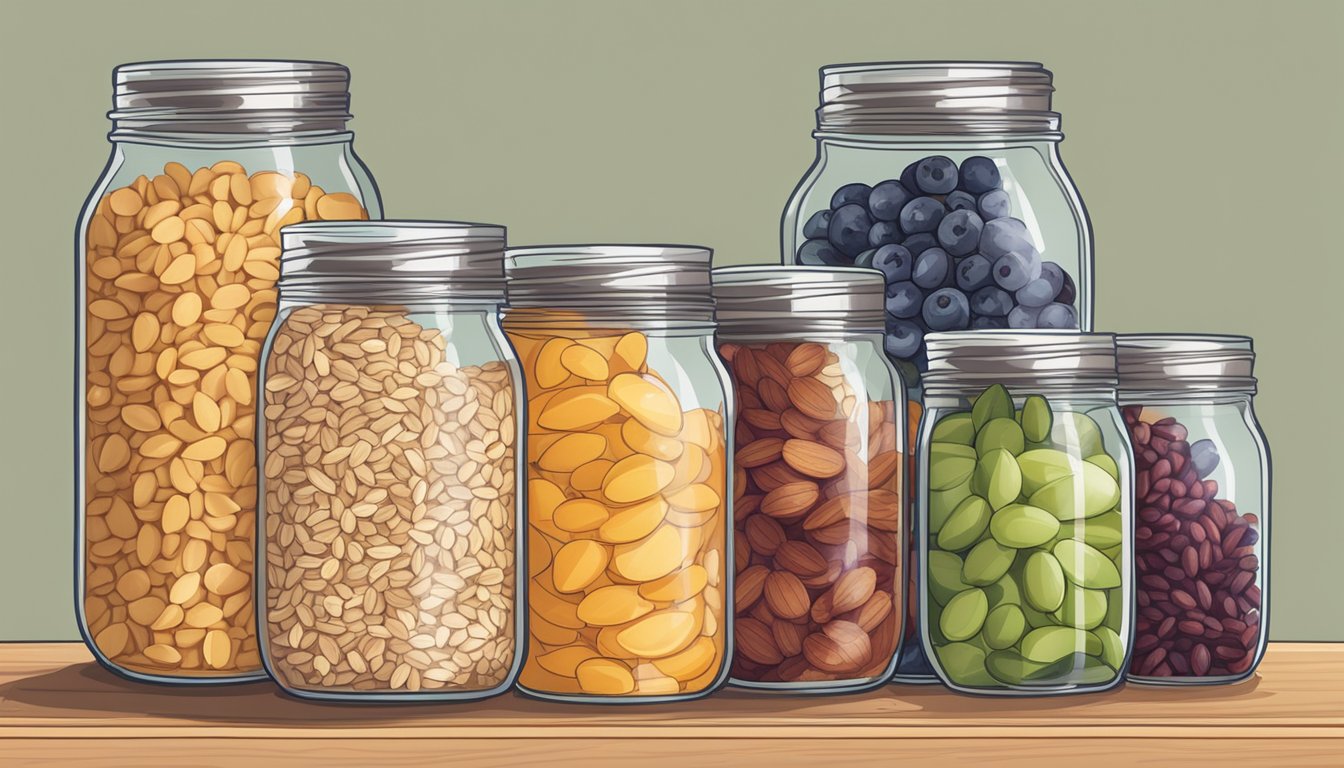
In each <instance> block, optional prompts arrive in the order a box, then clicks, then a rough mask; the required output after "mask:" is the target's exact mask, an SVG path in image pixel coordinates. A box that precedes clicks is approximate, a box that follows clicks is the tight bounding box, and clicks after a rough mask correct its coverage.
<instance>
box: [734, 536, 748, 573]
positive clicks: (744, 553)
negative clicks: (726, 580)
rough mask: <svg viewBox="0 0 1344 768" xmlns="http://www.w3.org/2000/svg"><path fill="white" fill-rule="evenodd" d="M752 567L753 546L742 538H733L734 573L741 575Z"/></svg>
mask: <svg viewBox="0 0 1344 768" xmlns="http://www.w3.org/2000/svg"><path fill="white" fill-rule="evenodd" d="M749 565H751V545H750V544H748V543H747V540H746V539H743V538H741V537H740V536H738V537H734V538H733V572H734V573H741V572H742V571H743V570H745V569H746V567H747V566H749Z"/></svg>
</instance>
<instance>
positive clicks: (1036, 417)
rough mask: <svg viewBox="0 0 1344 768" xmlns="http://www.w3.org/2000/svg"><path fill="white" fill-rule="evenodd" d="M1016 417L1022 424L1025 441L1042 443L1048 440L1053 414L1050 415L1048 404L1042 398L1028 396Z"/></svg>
mask: <svg viewBox="0 0 1344 768" xmlns="http://www.w3.org/2000/svg"><path fill="white" fill-rule="evenodd" d="M1017 415H1018V420H1019V421H1020V422H1021V424H1022V434H1023V435H1024V436H1025V437H1026V439H1027V440H1030V441H1031V442H1033V443H1042V442H1045V441H1046V440H1048V439H1049V438H1050V426H1051V425H1052V424H1053V423H1054V414H1052V413H1050V403H1049V402H1047V401H1046V399H1045V398H1044V397H1041V396H1040V395H1028V396H1027V399H1026V400H1025V401H1023V403H1022V409H1021V410H1020V411H1018V412H1017Z"/></svg>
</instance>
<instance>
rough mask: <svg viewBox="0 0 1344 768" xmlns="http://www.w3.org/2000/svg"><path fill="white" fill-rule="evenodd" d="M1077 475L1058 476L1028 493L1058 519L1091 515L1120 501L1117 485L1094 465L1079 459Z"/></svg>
mask: <svg viewBox="0 0 1344 768" xmlns="http://www.w3.org/2000/svg"><path fill="white" fill-rule="evenodd" d="M1079 467H1080V468H1081V471H1080V472H1079V473H1078V474H1076V475H1070V476H1068V477H1061V478H1059V479H1058V480H1055V481H1054V482H1051V483H1047V484H1045V485H1043V486H1041V487H1040V488H1039V489H1037V490H1036V491H1035V492H1034V493H1032V494H1031V497H1030V498H1031V504H1032V506H1035V507H1040V508H1041V509H1044V510H1045V511H1047V512H1049V513H1050V514H1052V515H1054V516H1055V517H1056V518H1058V519H1059V520H1075V519H1077V518H1080V517H1092V516H1094V515H1100V514H1101V513H1102V512H1105V511H1107V510H1110V509H1112V508H1113V507H1115V505H1116V504H1119V503H1120V486H1119V485H1118V484H1117V483H1116V482H1115V478H1113V477H1111V476H1110V475H1108V474H1106V470H1104V469H1102V468H1101V467H1098V466H1097V465H1096V464H1089V463H1087V462H1082V463H1081V464H1080V465H1079Z"/></svg>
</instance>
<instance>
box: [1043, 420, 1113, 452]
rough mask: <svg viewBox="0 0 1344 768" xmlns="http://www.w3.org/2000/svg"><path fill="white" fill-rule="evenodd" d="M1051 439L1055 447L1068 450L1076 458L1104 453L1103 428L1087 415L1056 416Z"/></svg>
mask: <svg viewBox="0 0 1344 768" xmlns="http://www.w3.org/2000/svg"><path fill="white" fill-rule="evenodd" d="M1050 439H1051V440H1052V441H1054V443H1055V445H1058V446H1060V447H1063V448H1066V449H1067V450H1068V451H1069V453H1071V454H1073V455H1074V456H1093V455H1095V454H1098V453H1104V451H1103V450H1102V443H1101V427H1099V426H1097V422H1095V421H1093V420H1092V417H1091V416H1088V415H1087V414H1085V413H1077V412H1075V411H1065V412H1064V413H1057V414H1055V423H1054V424H1053V425H1052V426H1051V428H1050Z"/></svg>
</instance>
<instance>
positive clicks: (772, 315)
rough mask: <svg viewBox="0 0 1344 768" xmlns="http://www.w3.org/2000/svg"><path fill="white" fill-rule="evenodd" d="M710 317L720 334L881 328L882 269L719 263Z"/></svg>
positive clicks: (880, 330)
mask: <svg viewBox="0 0 1344 768" xmlns="http://www.w3.org/2000/svg"><path fill="white" fill-rule="evenodd" d="M713 280H714V303H715V317H716V318H717V320H718V322H719V328H720V330H721V331H722V332H723V333H744V334H753V333H780V332H786V333H787V332H790V331H818V332H827V331H847V332H869V333H881V332H882V322H883V319H882V301H883V298H884V290H885V284H884V281H883V278H882V273H881V272H878V271H876V270H872V269H861V268H856V267H833V268H827V267H780V266H777V265H772V266H752V267H721V268H719V269H716V270H714V273H713Z"/></svg>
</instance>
